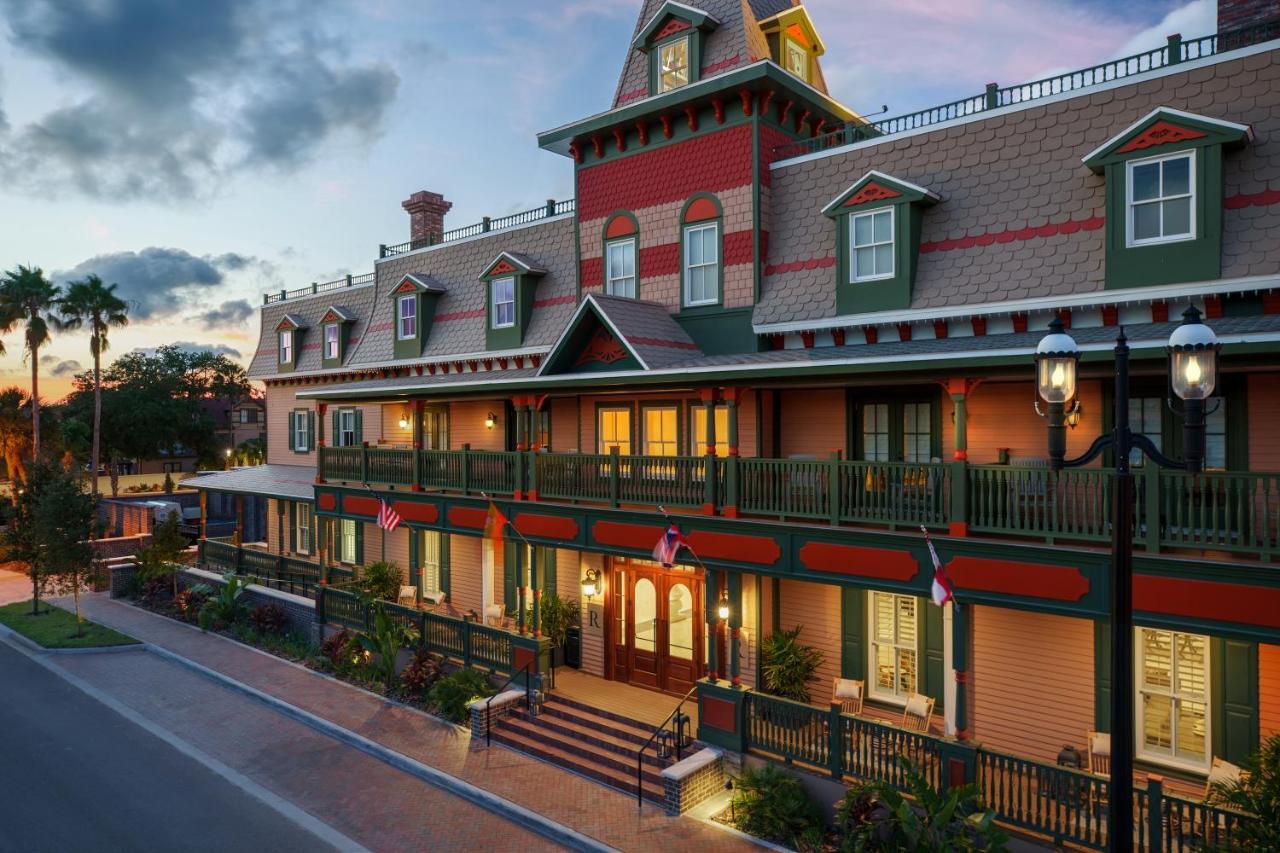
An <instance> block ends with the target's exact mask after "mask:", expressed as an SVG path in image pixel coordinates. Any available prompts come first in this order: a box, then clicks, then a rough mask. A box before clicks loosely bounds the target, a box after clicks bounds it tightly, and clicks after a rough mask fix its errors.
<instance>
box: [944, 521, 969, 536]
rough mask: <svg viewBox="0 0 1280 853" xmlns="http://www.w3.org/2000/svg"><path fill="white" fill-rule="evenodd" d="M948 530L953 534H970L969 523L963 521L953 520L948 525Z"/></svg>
mask: <svg viewBox="0 0 1280 853" xmlns="http://www.w3.org/2000/svg"><path fill="white" fill-rule="evenodd" d="M947 532H948V533H949V534H951V535H952V536H968V535H969V525H968V524H966V523H965V522H963V521H953V522H951V524H950V525H949V526H948V528H947Z"/></svg>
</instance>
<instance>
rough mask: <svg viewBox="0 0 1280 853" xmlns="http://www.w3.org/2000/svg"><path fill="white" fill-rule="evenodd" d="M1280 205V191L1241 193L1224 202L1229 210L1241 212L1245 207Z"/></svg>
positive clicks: (1268, 190)
mask: <svg viewBox="0 0 1280 853" xmlns="http://www.w3.org/2000/svg"><path fill="white" fill-rule="evenodd" d="M1272 204H1280V190H1271V189H1267V190H1260V191H1259V192H1256V193H1240V194H1239V195H1233V196H1230V197H1228V198H1227V199H1226V200H1224V201H1223V202H1222V206H1223V207H1225V208H1226V209H1227V210H1240V209H1241V208H1245V207H1266V206H1268V205H1272Z"/></svg>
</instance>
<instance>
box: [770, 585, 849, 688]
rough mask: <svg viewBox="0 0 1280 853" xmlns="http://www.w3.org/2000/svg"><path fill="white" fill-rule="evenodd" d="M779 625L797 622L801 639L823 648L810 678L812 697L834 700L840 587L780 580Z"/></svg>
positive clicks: (837, 665) (838, 664)
mask: <svg viewBox="0 0 1280 853" xmlns="http://www.w3.org/2000/svg"><path fill="white" fill-rule="evenodd" d="M781 585H782V589H781V594H782V601H781V603H780V604H779V608H778V610H779V618H780V619H781V621H782V624H781V625H779V627H780V628H782V629H785V630H790V629H792V628H794V627H796V626H797V625H801V626H803V629H802V630H801V631H800V642H802V643H804V644H805V645H806V646H812V647H813V648H815V649H817V650H818V651H820V652H822V665H821V666H819V667H818V670H817V672H816V673H814V676H813V678H812V679H811V680H810V681H809V698H810V699H811V700H813V701H814V702H815V703H817V704H820V705H821V704H826V703H828V702H830V700H831V682H832V679H834V678H835V677H836V676H838V675H839V674H840V587H838V586H835V585H832V584H820V583H809V582H807V581H793V580H783V581H781Z"/></svg>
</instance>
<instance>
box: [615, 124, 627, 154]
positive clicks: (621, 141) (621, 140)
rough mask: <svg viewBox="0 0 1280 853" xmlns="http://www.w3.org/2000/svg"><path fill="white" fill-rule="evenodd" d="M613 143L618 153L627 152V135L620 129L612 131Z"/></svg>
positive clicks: (616, 128)
mask: <svg viewBox="0 0 1280 853" xmlns="http://www.w3.org/2000/svg"><path fill="white" fill-rule="evenodd" d="M613 142H614V144H615V145H617V146H618V151H626V150H627V133H626V131H624V130H623V129H622V128H620V127H615V128H614V129H613Z"/></svg>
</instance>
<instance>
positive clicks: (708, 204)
mask: <svg viewBox="0 0 1280 853" xmlns="http://www.w3.org/2000/svg"><path fill="white" fill-rule="evenodd" d="M719 215H720V210H719V208H717V207H716V203H715V202H714V201H712V200H711V199H709V198H707V197H706V196H701V197H699V198H696V199H694V200H693V202H692V203H691V204H690V205H689V206H688V207H687V208H685V211H684V221H685V222H702V221H703V220H706V219H715V218H716V217H717V216H719Z"/></svg>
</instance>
